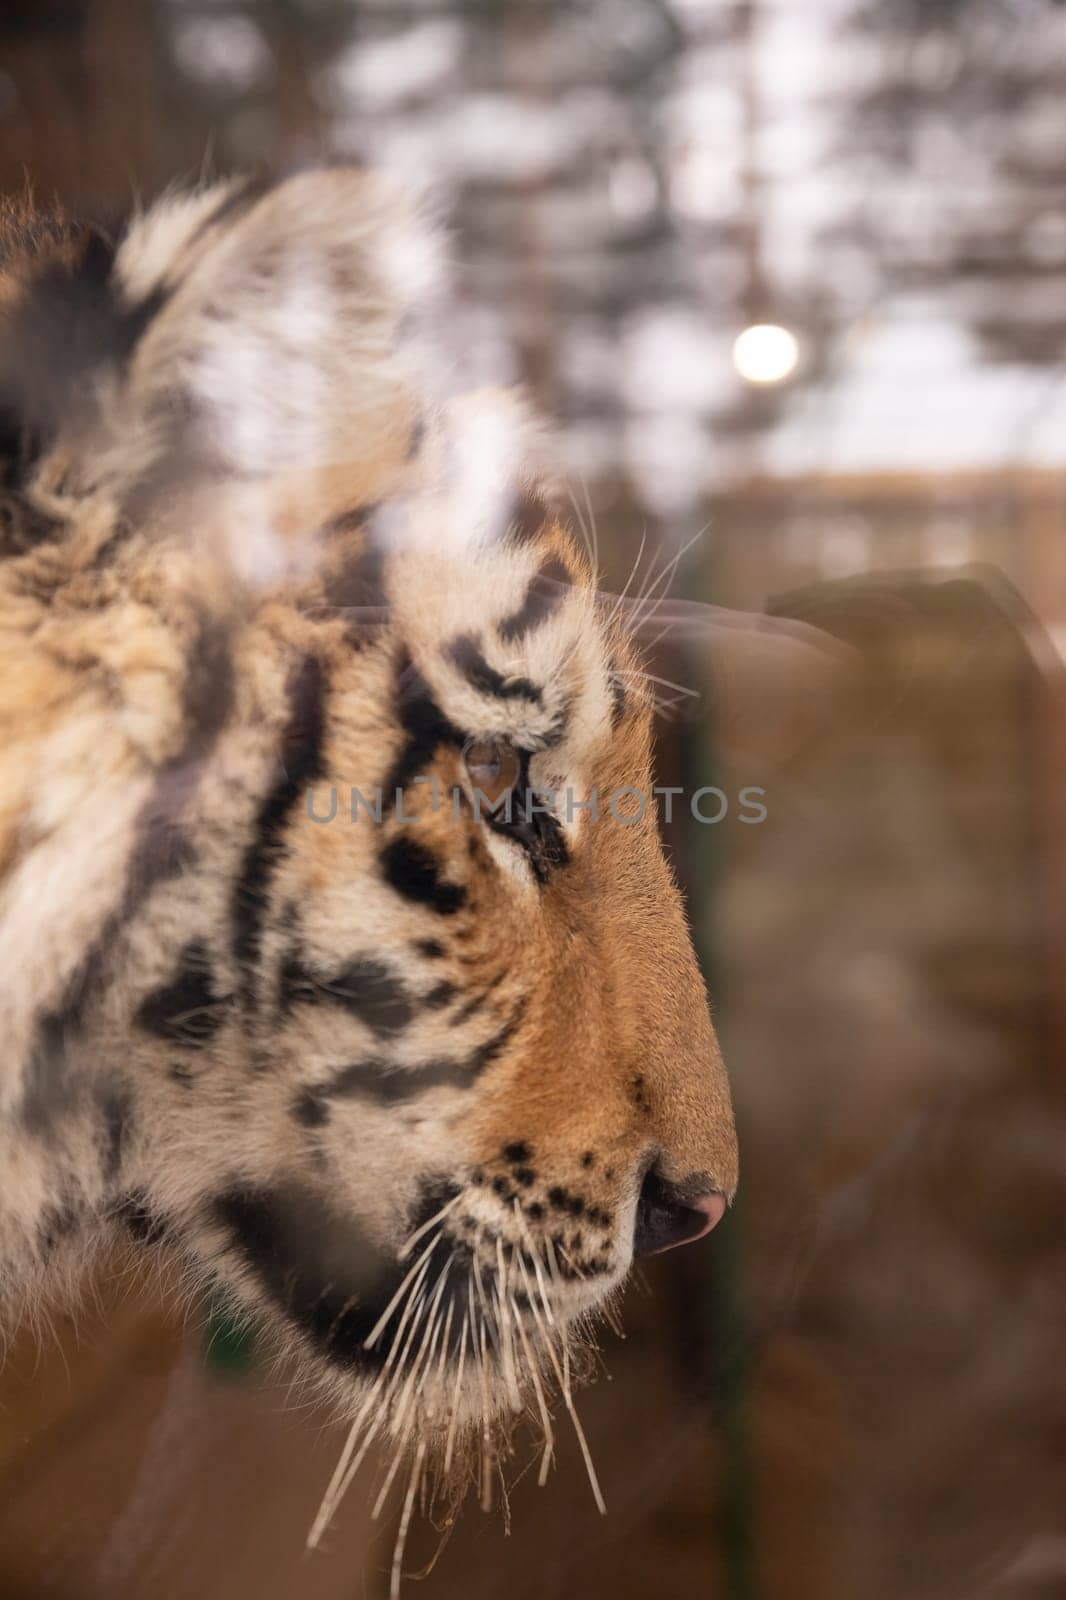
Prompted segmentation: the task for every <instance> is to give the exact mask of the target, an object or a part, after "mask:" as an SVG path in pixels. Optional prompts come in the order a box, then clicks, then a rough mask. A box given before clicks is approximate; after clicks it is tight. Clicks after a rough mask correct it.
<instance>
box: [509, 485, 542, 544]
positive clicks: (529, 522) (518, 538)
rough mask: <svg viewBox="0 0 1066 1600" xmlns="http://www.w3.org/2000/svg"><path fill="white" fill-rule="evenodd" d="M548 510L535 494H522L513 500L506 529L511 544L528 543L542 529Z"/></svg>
mask: <svg viewBox="0 0 1066 1600" xmlns="http://www.w3.org/2000/svg"><path fill="white" fill-rule="evenodd" d="M549 519H550V512H549V511H548V508H547V506H545V504H544V502H543V500H541V499H540V498H539V497H538V496H537V495H535V494H524V495H521V496H519V498H518V499H517V500H516V501H515V504H514V509H513V510H512V512H511V519H510V523H509V525H508V529H507V539H508V542H509V543H510V544H512V545H524V544H530V543H531V542H532V541H533V540H534V539H535V538H536V537H537V535H538V534H539V533H541V532H542V531H543V528H544V524H545V523H546V522H547V521H549Z"/></svg>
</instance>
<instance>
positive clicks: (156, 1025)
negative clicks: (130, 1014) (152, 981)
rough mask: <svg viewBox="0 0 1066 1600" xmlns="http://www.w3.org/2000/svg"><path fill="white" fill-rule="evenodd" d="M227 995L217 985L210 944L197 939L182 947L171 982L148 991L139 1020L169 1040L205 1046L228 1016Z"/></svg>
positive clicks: (151, 1031) (148, 1029)
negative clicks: (212, 966)
mask: <svg viewBox="0 0 1066 1600" xmlns="http://www.w3.org/2000/svg"><path fill="white" fill-rule="evenodd" d="M228 998H229V996H227V995H220V994H219V993H218V992H217V991H216V989H215V985H214V980H213V974H212V971H211V957H210V953H209V951H208V949H207V946H206V945H205V944H204V943H203V941H202V940H200V939H194V940H193V941H192V942H191V943H190V944H187V945H186V946H185V949H184V950H183V951H182V954H181V960H180V961H179V963H178V969H177V971H176V972H175V974H174V976H173V978H171V980H170V982H169V983H165V984H161V985H160V987H159V988H157V989H153V990H152V991H151V992H150V993H149V994H147V995H145V997H144V999H143V1000H142V1001H141V1003H140V1005H139V1006H138V1008H137V1014H136V1020H137V1022H138V1024H139V1025H140V1026H141V1027H142V1028H145V1029H147V1031H148V1032H149V1033H154V1034H155V1035H156V1037H157V1038H159V1039H165V1040H166V1041H167V1042H168V1043H169V1044H182V1045H188V1046H190V1048H192V1049H194V1050H200V1049H203V1047H204V1046H205V1045H206V1044H209V1043H210V1041H211V1040H212V1039H213V1038H214V1036H215V1034H216V1033H217V1032H218V1030H219V1028H220V1027H221V1026H222V1024H223V1023H224V1021H225V1020H226V1000H227V999H228Z"/></svg>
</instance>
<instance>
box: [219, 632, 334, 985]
mask: <svg viewBox="0 0 1066 1600" xmlns="http://www.w3.org/2000/svg"><path fill="white" fill-rule="evenodd" d="M287 698H288V704H289V714H288V719H287V721H286V724H285V728H284V731H283V733H282V736H281V750H280V756H281V765H282V774H281V777H280V778H279V779H278V780H277V782H276V783H275V784H274V787H273V788H272V789H271V790H270V792H269V793H268V794H267V796H266V798H265V800H264V801H263V802H262V804H261V805H260V807H259V813H258V815H257V817H256V819H255V823H254V826H253V830H252V832H253V837H252V842H251V844H250V845H249V846H248V847H247V849H246V850H245V852H244V858H243V860H242V862H241V869H240V873H239V874H238V877H237V881H236V883H235V884H234V887H233V895H232V900H231V910H232V917H233V932H232V948H233V958H234V960H235V962H236V963H237V967H238V972H239V979H238V981H239V985H240V995H241V999H242V1001H243V1002H244V1004H245V1005H246V1006H254V1004H255V999H256V964H257V962H258V958H259V951H260V946H261V944H262V938H263V923H264V921H265V919H266V914H267V896H268V892H269V889H270V883H271V879H272V878H273V876H274V873H275V871H276V870H277V866H278V863H279V861H280V860H281V858H282V855H283V854H284V848H285V847H284V841H283V834H284V831H285V827H286V825H287V823H288V821H289V818H290V816H291V813H292V811H293V809H294V808H295V806H296V804H297V802H298V800H299V798H300V795H301V794H302V793H303V791H304V790H305V789H306V787H307V785H308V784H309V783H314V782H315V780H316V779H318V778H320V777H321V776H322V771H323V767H322V746H323V741H324V738H325V702H326V679H325V673H324V672H323V669H322V663H321V662H320V661H319V660H318V658H317V657H316V656H311V655H308V656H305V657H304V658H303V660H302V661H301V663H300V665H299V666H298V667H297V668H296V669H295V671H294V672H293V674H292V676H291V677H290V679H289V685H288V694H287Z"/></svg>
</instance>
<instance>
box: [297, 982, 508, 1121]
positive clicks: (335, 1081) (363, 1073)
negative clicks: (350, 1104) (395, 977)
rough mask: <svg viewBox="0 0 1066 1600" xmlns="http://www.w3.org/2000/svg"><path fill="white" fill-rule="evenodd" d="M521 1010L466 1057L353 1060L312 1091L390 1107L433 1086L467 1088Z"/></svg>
mask: <svg viewBox="0 0 1066 1600" xmlns="http://www.w3.org/2000/svg"><path fill="white" fill-rule="evenodd" d="M524 1010H525V1002H524V1001H519V1003H518V1004H517V1005H516V1006H515V1008H514V1010H513V1011H512V1012H511V1015H510V1017H509V1018H508V1020H507V1022H506V1023H505V1024H504V1025H503V1027H502V1028H500V1029H499V1031H498V1032H496V1033H494V1034H493V1035H492V1037H491V1038H490V1039H487V1040H486V1041H485V1043H484V1044H482V1045H479V1046H478V1048H477V1049H476V1050H473V1051H471V1053H470V1054H469V1055H468V1056H465V1057H461V1058H458V1059H457V1058H455V1057H446V1056H445V1057H440V1058H438V1059H436V1060H433V1061H426V1062H423V1063H422V1065H421V1066H417V1067H396V1066H395V1065H393V1064H391V1063H389V1062H387V1061H384V1060H382V1059H380V1058H379V1057H370V1058H368V1059H366V1060H364V1061H353V1062H352V1063H351V1064H350V1065H349V1066H347V1067H344V1068H342V1070H341V1071H340V1072H339V1073H338V1074H337V1075H336V1077H334V1078H332V1079H331V1080H330V1081H329V1083H328V1084H324V1085H322V1086H320V1087H319V1088H317V1089H315V1090H314V1091H312V1093H313V1095H314V1097H315V1098H316V1100H317V1101H318V1102H319V1104H321V1103H323V1102H326V1101H329V1100H346V1099H359V1100H372V1101H373V1102H374V1103H375V1104H376V1105H385V1106H392V1105H398V1104H400V1103H402V1102H403V1101H407V1100H417V1099H418V1098H419V1097H420V1096H421V1095H424V1094H428V1093H429V1092H430V1091H431V1090H433V1089H470V1088H472V1087H473V1085H474V1084H475V1083H476V1082H477V1080H478V1078H479V1077H480V1076H481V1074H482V1073H483V1072H484V1071H485V1069H486V1068H487V1067H489V1066H491V1065H492V1063H493V1062H494V1061H496V1060H497V1058H498V1057H499V1056H500V1055H501V1053H502V1052H503V1050H504V1048H505V1047H506V1045H507V1043H508V1042H509V1040H510V1039H511V1038H512V1037H513V1035H514V1034H515V1032H516V1031H517V1029H518V1026H519V1023H520V1022H521V1019H522V1015H523V1012H524Z"/></svg>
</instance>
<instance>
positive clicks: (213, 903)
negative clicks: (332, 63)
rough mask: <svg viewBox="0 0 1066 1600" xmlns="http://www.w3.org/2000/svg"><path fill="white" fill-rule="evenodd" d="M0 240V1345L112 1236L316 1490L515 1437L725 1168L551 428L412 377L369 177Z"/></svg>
mask: <svg viewBox="0 0 1066 1600" xmlns="http://www.w3.org/2000/svg"><path fill="white" fill-rule="evenodd" d="M0 239H2V242H0V328H2V331H0V459H2V464H3V482H2V487H0V730H2V750H3V756H2V763H0V972H2V974H3V979H2V987H0V1018H2V1021H0V1029H2V1034H3V1039H4V1060H3V1066H2V1069H0V1295H2V1304H3V1306H4V1312H3V1325H4V1326H7V1327H10V1326H11V1325H12V1324H13V1322H14V1320H15V1319H17V1318H19V1317H21V1316H23V1315H25V1314H26V1313H27V1311H30V1312H32V1309H33V1307H34V1306H36V1305H38V1304H42V1303H45V1302H47V1300H48V1298H49V1297H50V1296H53V1295H55V1294H56V1293H58V1292H60V1291H62V1292H67V1291H68V1290H69V1289H70V1288H71V1287H72V1286H76V1285H77V1283H78V1282H79V1281H81V1280H82V1279H83V1278H84V1276H85V1274H86V1272H87V1270H88V1268H89V1266H90V1265H91V1264H92V1263H93V1262H94V1261H96V1260H98V1259H100V1258H102V1257H103V1256H105V1255H106V1253H107V1252H109V1251H112V1250H114V1249H115V1248H117V1247H119V1246H121V1248H122V1249H124V1250H126V1251H132V1252H134V1258H135V1259H136V1260H143V1261H144V1262H145V1263H149V1262H156V1261H162V1260H165V1261H167V1262H168V1263H170V1264H171V1265H172V1266H174V1267H175V1268H176V1270H178V1271H179V1272H180V1274H181V1275H182V1280H183V1282H184V1283H185V1284H186V1285H187V1286H188V1287H189V1290H190V1292H192V1293H195V1294H197V1295H200V1296H203V1297H205V1298H206V1299H207V1300H208V1301H209V1302H210V1303H212V1304H217V1305H220V1306H223V1307H225V1308H226V1314H227V1315H228V1316H230V1317H231V1318H233V1319H235V1320H236V1322H237V1323H238V1325H240V1326H246V1327H248V1328H249V1329H252V1330H254V1335H255V1338H256V1340H257V1341H258V1342H260V1343H261V1346H262V1348H264V1349H265V1350H271V1351H275V1352H277V1353H278V1356H279V1358H280V1359H282V1360H283V1361H284V1362H285V1363H287V1364H288V1365H289V1366H291V1368H292V1370H293V1372H294V1373H295V1374H297V1375H298V1376H299V1378H300V1379H302V1380H303V1381H304V1382H305V1383H306V1384H307V1385H308V1387H309V1389H310V1390H311V1391H313V1392H314V1393H315V1394H316V1395H322V1396H324V1397H325V1398H326V1399H327V1400H328V1402H329V1403H330V1404H331V1405H332V1406H334V1407H335V1408H336V1410H337V1412H338V1413H339V1414H340V1415H341V1416H342V1417H344V1418H346V1419H348V1420H349V1421H350V1422H351V1424H352V1429H353V1433H352V1437H351V1440H350V1446H351V1448H350V1449H349V1453H348V1458H347V1460H348V1463H349V1467H350V1466H351V1464H352V1459H353V1454H354V1451H355V1443H354V1441H355V1440H356V1439H357V1438H358V1439H359V1440H362V1443H361V1445H360V1449H365V1448H366V1446H367V1443H368V1442H369V1440H370V1439H371V1437H375V1438H377V1439H378V1440H387V1439H397V1438H402V1441H403V1443H404V1445H405V1448H409V1449H411V1450H413V1451H414V1453H415V1456H416V1457H417V1458H418V1459H420V1460H421V1459H423V1458H424V1457H425V1456H426V1455H427V1453H434V1452H435V1453H436V1455H437V1456H438V1457H439V1456H441V1455H442V1454H443V1455H444V1456H445V1457H447V1456H449V1455H450V1454H452V1453H455V1454H456V1455H457V1454H458V1449H459V1447H458V1445H457V1444H456V1442H455V1441H456V1440H457V1438H460V1437H462V1438H466V1437H467V1436H468V1435H470V1434H471V1433H473V1434H475V1435H478V1434H480V1435H483V1436H484V1437H485V1438H489V1437H490V1436H492V1435H493V1430H495V1429H496V1428H497V1427H503V1426H504V1425H505V1423H506V1422H507V1419H508V1418H513V1417H514V1416H516V1415H520V1414H522V1413H529V1414H531V1415H532V1416H533V1417H534V1418H537V1417H538V1416H539V1417H540V1418H542V1419H543V1421H544V1425H545V1426H546V1427H547V1426H549V1420H548V1413H549V1412H550V1409H551V1402H550V1401H549V1398H548V1397H549V1395H551V1396H558V1395H559V1394H562V1395H563V1397H564V1399H565V1402H566V1404H567V1406H569V1405H570V1386H571V1381H572V1380H571V1374H572V1372H573V1371H575V1370H576V1366H575V1365H574V1363H576V1361H577V1359H578V1357H579V1354H580V1351H581V1349H582V1348H583V1347H584V1344H585V1343H586V1342H587V1340H588V1338H589V1330H590V1327H591V1326H592V1325H593V1323H594V1321H595V1319H596V1317H597V1316H598V1314H600V1313H601V1312H602V1311H603V1310H604V1309H605V1308H606V1307H608V1306H609V1304H610V1303H611V1301H612V1298H613V1297H615V1296H616V1295H617V1293H618V1291H619V1289H620V1287H621V1285H622V1284H623V1282H624V1281H625V1279H626V1277H627V1274H628V1273H629V1271H630V1268H631V1265H632V1263H633V1261H634V1260H635V1259H636V1258H638V1257H641V1256H643V1255H646V1254H648V1253H651V1252H655V1251H659V1250H663V1249H667V1248H671V1247H673V1246H675V1245H677V1244H681V1243H684V1242H687V1241H690V1240H694V1239H696V1238H698V1237H701V1236H702V1235H704V1234H705V1233H706V1232H707V1231H708V1230H709V1229H710V1228H712V1227H713V1226H714V1225H715V1224H716V1223H717V1222H718V1221H719V1220H720V1219H721V1217H722V1215H723V1213H724V1212H725V1210H726V1208H727V1206H728V1204H729V1203H730V1202H731V1200H732V1198H733V1196H734V1193H735V1190H736V1186H737V1175H738V1154H737V1142H736V1134H735V1129H734V1122H733V1114H732V1110H731V1104H730V1091H729V1086H728V1081H727V1077H726V1073H725V1068H724V1065H723V1061H722V1057H721V1053H720V1050H719V1047H718V1044H717V1041H716V1035H715V1032H714V1028H713V1025H712V1021H711V1016H710V1012H709V1007H708V999H707V994H706V990H705V986H704V982H703V979H702V977H701V974H700V970H699V967H698V965H697V961H696V957H695V954H694V950H693V945H692V940H691V937H690V933H689V929H688V925H687V921H686V914H685V910H684V907H683V903H682V898H681V894H680V892H679V888H678V885H677V883H676V881H675V878H674V876H673V873H672V871H671V868H670V866H669V864H668V862H667V859H666V857H665V855H664V850H663V847H662V844H661V841H660V836H659V830H658V825H657V820H656V815H655V807H654V804H645V803H644V801H645V797H647V796H649V795H650V794H651V788H652V782H653V770H652V722H653V711H654V708H653V705H652V702H651V699H650V696H649V693H648V686H647V683H646V680H645V675H644V672H643V669H642V666H641V659H640V654H639V651H638V649H637V647H636V644H635V642H634V639H633V637H632V630H631V629H630V628H629V627H628V626H627V624H626V617H625V610H624V607H622V606H621V605H620V604H619V603H618V602H617V601H616V600H612V599H611V597H610V596H607V595H604V594H601V593H600V592H599V591H598V589H597V574H596V572H595V570H594V563H593V560H592V558H591V552H590V551H589V550H588V549H586V548H585V547H584V545H583V544H582V542H581V541H580V539H579V537H578V536H577V534H576V532H575V530H574V528H573V527H572V526H571V524H570V523H569V522H568V520H567V517H566V516H565V515H564V512H563V510H562V509H561V507H562V503H563V502H562V499H561V495H560V487H559V480H558V476H557V474H556V473H555V472H554V471H553V468H552V461H551V455H552V447H551V443H550V439H549V437H548V435H547V434H546V433H545V431H544V429H543V428H542V427H541V425H540V423H539V422H538V421H537V420H536V418H535V417H533V415H532V413H531V411H530V408H529V405H528V403H527V402H526V401H525V399H524V398H523V397H522V395H521V394H520V393H517V392H515V391H512V390H508V389H503V388H488V389H478V388H471V389H468V390H464V388H463V387H462V384H461V382H457V381H456V380H455V376H454V371H455V363H454V362H453V363H452V365H451V366H449V365H448V362H447V361H442V360H441V359H440V349H441V348H442V346H441V343H440V339H439V334H440V328H441V320H442V313H441V309H440V305H441V302H440V298H439V294H438V289H437V284H438V280H439V275H440V273H441V271H442V270H443V269H442V265H441V253H440V247H439V245H438V243H437V241H436V235H435V231H434V229H433V228H432V227H430V226H428V225H426V223H425V222H424V220H423V218H422V216H421V214H420V210H419V207H418V206H417V205H412V204H410V203H408V202H407V201H406V200H405V199H403V198H402V197H401V196H399V195H398V194H397V193H396V192H395V190H394V188H393V187H392V185H391V184H390V183H388V182H386V181H385V180H384V179H383V178H382V177H380V176H379V175H377V174H375V173H373V172H370V171H367V170H365V169H362V168H349V167H343V166H341V167H333V168H329V169H326V170H309V171H304V172H301V173H298V174H296V175H292V176H288V177H286V178H283V179H281V180H275V181H272V182H260V181H251V180H245V179H225V180H219V181H217V182H213V183H207V184H204V185H203V186H201V187H199V188H193V189H180V188H175V189H173V190H170V191H167V192H165V193H164V194H163V195H162V196H161V197H160V198H159V199H158V200H156V201H155V202H154V203H153V204H152V205H150V206H149V207H147V208H146V209H141V210H139V211H137V212H136V213H135V214H134V215H133V216H132V217H131V218H129V219H128V220H127V221H126V222H125V223H124V224H123V225H122V226H121V227H119V228H117V229H112V230H108V229H104V228H102V227H100V226H99V225H97V224H85V223H81V222H77V221H71V220H69V219H67V218H66V217H64V216H62V215H61V214H59V213H47V214H42V213H39V212H37V211H36V210H35V208H34V206H33V203H32V201H31V200H30V199H28V198H26V197H25V196H22V197H19V198H17V199H12V200H9V201H7V202H6V203H5V208H4V212H3V218H2V227H0ZM443 320H444V322H446V321H447V319H446V318H444V319H443ZM435 340H436V341H437V342H436V343H435V342H434V341H435ZM435 352H436V353H435ZM618 795H623V796H624V797H625V799H624V802H623V803H622V804H621V805H615V804H614V797H615V796H618ZM597 796H599V797H602V798H603V799H604V800H606V797H608V796H610V797H612V799H611V807H610V809H608V808H607V806H606V804H604V806H603V807H602V809H601V810H600V811H599V812H598V811H597V806H596V797H597ZM382 797H384V800H382ZM357 1423H359V1424H360V1426H361V1428H362V1433H358V1432H357V1429H356V1424H357Z"/></svg>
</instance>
